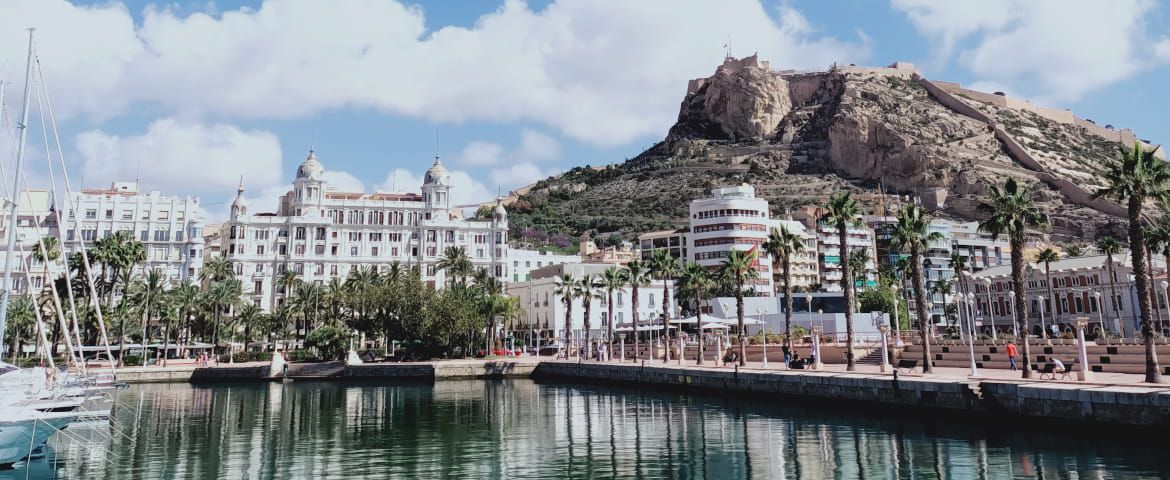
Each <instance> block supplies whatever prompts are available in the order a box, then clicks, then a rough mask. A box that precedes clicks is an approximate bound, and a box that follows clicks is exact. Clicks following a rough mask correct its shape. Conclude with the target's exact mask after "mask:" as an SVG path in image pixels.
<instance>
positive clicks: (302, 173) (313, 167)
mask: <svg viewBox="0 0 1170 480" xmlns="http://www.w3.org/2000/svg"><path fill="white" fill-rule="evenodd" d="M323 173H325V167H324V166H322V165H321V162H318V161H317V154H316V153H314V152H313V151H312V150H309V156H308V158H305V161H304V162H301V166H300V167H299V168H297V178H313V179H317V178H320V177H321V174H323Z"/></svg>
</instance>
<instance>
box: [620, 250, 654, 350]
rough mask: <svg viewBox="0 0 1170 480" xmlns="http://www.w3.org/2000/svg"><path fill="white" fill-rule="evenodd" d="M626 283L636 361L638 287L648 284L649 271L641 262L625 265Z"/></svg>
mask: <svg viewBox="0 0 1170 480" xmlns="http://www.w3.org/2000/svg"><path fill="white" fill-rule="evenodd" d="M625 275H626V282H628V283H629V284H630V319H631V321H632V322H633V324H634V359H635V360H637V359H638V353H639V351H638V348H639V347H638V287H641V286H643V285H646V284H648V283H649V282H650V271H649V270H648V269H647V268H646V266H645V265H644V264H642V262H639V261H637V260H634V261H632V262H630V263H627V264H626V267H625Z"/></svg>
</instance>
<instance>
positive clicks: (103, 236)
mask: <svg viewBox="0 0 1170 480" xmlns="http://www.w3.org/2000/svg"><path fill="white" fill-rule="evenodd" d="M111 236H113V235H112V232H110V231H109V230H105V231H103V232H102V238H110V237H111Z"/></svg>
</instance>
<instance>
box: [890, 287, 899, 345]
mask: <svg viewBox="0 0 1170 480" xmlns="http://www.w3.org/2000/svg"><path fill="white" fill-rule="evenodd" d="M890 287H891V288H893V289H894V345H895V346H899V347H901V346H902V320H901V319H899V318H898V310H899V309H898V285H897V284H894V285H891V286H890Z"/></svg>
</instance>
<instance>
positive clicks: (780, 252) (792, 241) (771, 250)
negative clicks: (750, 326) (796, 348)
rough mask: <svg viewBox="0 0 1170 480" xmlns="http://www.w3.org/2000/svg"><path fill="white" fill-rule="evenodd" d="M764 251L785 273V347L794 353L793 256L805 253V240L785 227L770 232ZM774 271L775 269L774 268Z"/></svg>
mask: <svg viewBox="0 0 1170 480" xmlns="http://www.w3.org/2000/svg"><path fill="white" fill-rule="evenodd" d="M764 251H766V252H768V256H770V257H772V261H773V262H775V261H776V260H780V271H782V272H784V273H783V276H784V347H785V348H787V349H788V351H789V352H791V351H792V256H793V255H798V254H800V253H802V252H804V239H802V238H801V236H800V235H799V234H797V233H795V232H792V231H789V230H788V227H787V226H785V225H780V228H773V229H772V231H770V232H768V240H767V241H766V242H764ZM773 271H775V268H774V267H773ZM700 343H702V342H700Z"/></svg>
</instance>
